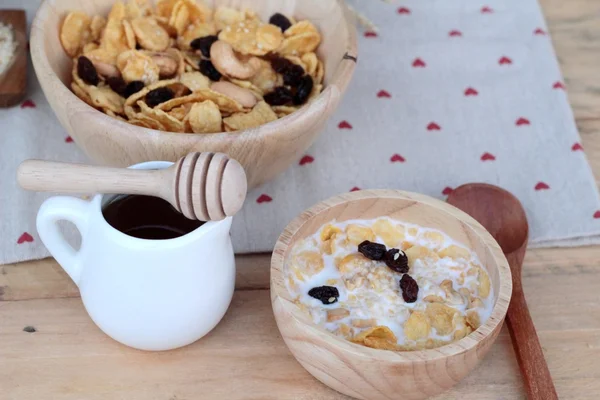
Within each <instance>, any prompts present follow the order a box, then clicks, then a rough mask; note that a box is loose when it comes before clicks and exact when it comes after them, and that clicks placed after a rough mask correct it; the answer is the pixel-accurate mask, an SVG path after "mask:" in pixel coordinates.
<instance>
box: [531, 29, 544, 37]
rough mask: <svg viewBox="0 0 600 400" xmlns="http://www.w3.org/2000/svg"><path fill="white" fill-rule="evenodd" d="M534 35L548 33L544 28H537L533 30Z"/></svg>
mask: <svg viewBox="0 0 600 400" xmlns="http://www.w3.org/2000/svg"><path fill="white" fill-rule="evenodd" d="M533 34H534V35H542V36H545V35H546V31H545V30H543V29H542V28H537V29H536V30H535V31H533Z"/></svg>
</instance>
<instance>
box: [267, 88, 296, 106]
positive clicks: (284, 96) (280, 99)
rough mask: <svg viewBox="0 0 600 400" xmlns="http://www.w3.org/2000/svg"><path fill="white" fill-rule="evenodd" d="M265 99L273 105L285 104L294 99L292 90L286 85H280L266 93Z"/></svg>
mask: <svg viewBox="0 0 600 400" xmlns="http://www.w3.org/2000/svg"><path fill="white" fill-rule="evenodd" d="M264 99H265V101H266V102H267V104H270V105H272V106H283V105H285V104H288V103H289V102H291V101H292V92H291V91H290V89H288V88H286V87H285V86H279V87H276V88H275V89H274V90H273V91H272V92H269V93H267V94H265V96H264Z"/></svg>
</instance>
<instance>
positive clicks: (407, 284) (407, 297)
mask: <svg viewBox="0 0 600 400" xmlns="http://www.w3.org/2000/svg"><path fill="white" fill-rule="evenodd" d="M400 289H402V298H403V299H404V301H405V302H407V303H414V302H415V301H417V296H418V295H419V284H418V283H417V281H415V280H414V279H413V278H412V276H410V275H409V274H404V275H402V279H400Z"/></svg>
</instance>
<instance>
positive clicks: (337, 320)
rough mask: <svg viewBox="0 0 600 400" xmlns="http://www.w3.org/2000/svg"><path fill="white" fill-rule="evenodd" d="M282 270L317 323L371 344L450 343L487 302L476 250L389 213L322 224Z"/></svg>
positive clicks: (484, 315) (480, 319)
mask: <svg viewBox="0 0 600 400" xmlns="http://www.w3.org/2000/svg"><path fill="white" fill-rule="evenodd" d="M284 276H285V282H286V286H287V288H288V290H289V291H290V293H291V294H292V296H293V297H294V298H295V303H296V304H298V305H299V307H300V309H301V310H303V311H305V312H306V313H307V314H308V315H309V316H310V317H311V318H312V320H313V321H314V322H315V324H317V325H320V326H321V327H323V328H325V329H326V330H328V331H330V332H332V333H334V334H336V335H339V336H341V337H344V338H345V339H347V340H349V341H351V342H353V343H357V344H361V345H363V346H367V347H371V348H374V349H384V350H395V351H411V350H422V349H431V348H436V347H440V346H443V345H446V344H449V343H452V342H454V341H457V340H460V339H462V338H463V337H465V336H467V335H468V334H470V333H471V332H473V331H475V330H476V329H477V328H479V327H480V326H481V325H482V324H484V323H485V322H486V321H487V319H488V318H489V316H490V314H491V312H492V308H493V298H494V293H493V288H492V287H491V284H490V279H489V276H488V274H487V272H486V270H485V268H484V267H483V266H482V265H481V263H480V261H479V259H478V258H477V255H476V254H475V253H474V252H472V251H471V250H469V249H468V248H467V247H465V246H463V245H462V244H460V243H457V242H455V241H454V240H452V239H451V238H450V237H449V236H447V235H446V234H444V233H443V232H440V231H438V230H434V229H429V228H424V227H421V226H417V225H413V224H409V223H405V222H401V221H396V220H392V219H390V218H387V217H385V218H378V219H373V220H351V221H346V222H342V223H336V222H331V223H328V224H325V225H323V226H322V227H321V228H320V229H319V230H318V231H317V232H316V233H315V234H314V235H312V236H310V237H308V238H306V239H304V240H302V241H299V242H298V243H296V245H295V246H294V247H293V248H292V249H291V252H290V255H289V256H288V258H287V260H286V266H285V272H284Z"/></svg>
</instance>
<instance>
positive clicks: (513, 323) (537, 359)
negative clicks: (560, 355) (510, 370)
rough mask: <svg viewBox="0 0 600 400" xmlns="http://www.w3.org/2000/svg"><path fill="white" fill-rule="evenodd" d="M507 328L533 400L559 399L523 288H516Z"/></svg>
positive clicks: (530, 399) (530, 397)
mask: <svg viewBox="0 0 600 400" xmlns="http://www.w3.org/2000/svg"><path fill="white" fill-rule="evenodd" d="M506 322H507V326H508V331H509V332H510V336H511V338H512V343H513V348H514V349H515V353H516V355H517V360H518V362H519V366H520V367H521V373H522V374H523V378H524V379H525V387H526V390H527V398H528V399H529V400H554V399H558V395H557V394H556V389H555V388H554V384H553V383H552V376H551V375H550V371H549V370H548V364H546V359H545V358H544V353H543V352H542V346H541V345H540V341H539V339H538V336H537V333H536V331H535V326H534V325H533V321H532V320H531V315H530V314H529V308H528V307H527V303H526V301H525V295H524V294H523V289H522V288H521V287H516V288H513V294H512V298H511V300H510V305H509V306H508V317H507V321H506Z"/></svg>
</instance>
